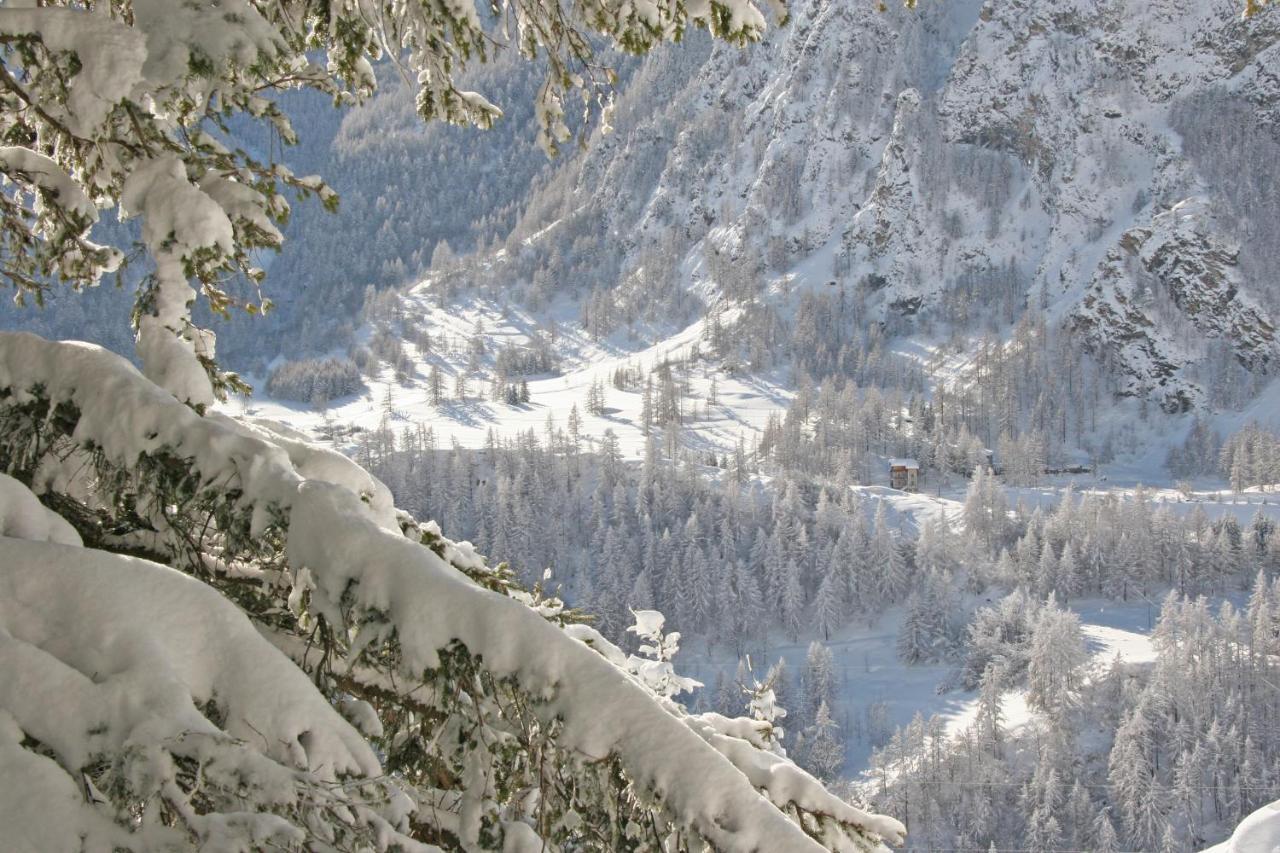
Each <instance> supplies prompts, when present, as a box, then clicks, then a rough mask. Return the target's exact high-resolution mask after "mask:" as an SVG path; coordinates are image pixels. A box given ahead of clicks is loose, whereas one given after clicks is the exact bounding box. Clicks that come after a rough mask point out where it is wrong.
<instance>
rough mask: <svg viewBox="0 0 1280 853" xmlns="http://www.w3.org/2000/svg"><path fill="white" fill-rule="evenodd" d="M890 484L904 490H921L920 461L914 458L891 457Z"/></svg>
mask: <svg viewBox="0 0 1280 853" xmlns="http://www.w3.org/2000/svg"><path fill="white" fill-rule="evenodd" d="M889 485H890V486H891V487H892V488H895V489H901V490H902V491H904V492H916V491H919V490H920V463H919V462H917V461H916V460H914V459H890V460H889Z"/></svg>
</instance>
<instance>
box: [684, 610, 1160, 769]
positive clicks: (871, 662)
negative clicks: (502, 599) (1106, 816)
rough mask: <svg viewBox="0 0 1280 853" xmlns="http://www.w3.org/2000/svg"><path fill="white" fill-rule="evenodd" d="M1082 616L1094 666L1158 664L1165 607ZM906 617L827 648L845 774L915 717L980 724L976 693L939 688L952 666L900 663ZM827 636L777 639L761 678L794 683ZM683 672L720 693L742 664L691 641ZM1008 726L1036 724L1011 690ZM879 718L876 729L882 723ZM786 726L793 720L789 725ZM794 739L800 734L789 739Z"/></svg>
mask: <svg viewBox="0 0 1280 853" xmlns="http://www.w3.org/2000/svg"><path fill="white" fill-rule="evenodd" d="M1071 609H1072V610H1075V611H1076V612H1077V613H1078V614H1079V615H1080V620H1081V623H1082V629H1083V632H1084V635H1085V642H1086V644H1087V646H1088V649H1089V654H1090V657H1091V666H1094V667H1099V668H1101V667H1104V666H1107V665H1109V664H1110V663H1111V662H1112V661H1113V660H1114V659H1115V657H1116V655H1117V654H1118V655H1120V656H1121V657H1122V658H1123V659H1124V660H1125V661H1126V662H1128V663H1136V664H1141V663H1149V662H1151V661H1153V660H1154V659H1155V654H1154V652H1153V651H1152V648H1151V642H1150V638H1149V634H1150V630H1151V626H1152V624H1153V620H1154V618H1155V615H1156V614H1157V613H1158V611H1159V607H1158V604H1157V603H1155V602H1147V601H1145V600H1141V599H1139V600H1133V601H1129V602H1111V601H1103V600H1081V601H1077V602H1072V603H1071ZM901 618H902V614H901V612H900V611H899V610H897V609H895V610H893V611H890V612H888V613H886V614H885V615H883V616H882V617H881V618H880V619H879V620H878V621H877V622H876V623H875V624H874V625H871V626H866V625H865V624H864V625H851V626H848V627H846V628H845V629H844V630H842V631H840V632H839V633H838V634H835V635H833V636H832V637H831V639H830V640H829V641H827V642H826V645H827V646H828V647H829V648H830V649H831V652H832V656H833V658H834V661H835V671H836V684H837V698H836V702H837V709H836V711H835V715H836V717H837V719H839V720H841V721H842V722H845V723H846V730H847V731H849V732H851V734H852V737H850V739H849V741H848V743H847V745H846V749H845V767H844V773H845V776H846V777H848V778H855V777H857V776H858V774H860V773H861V772H863V771H864V770H866V769H867V767H868V765H869V762H870V759H871V752H872V750H873V749H874V748H875V747H876V746H877V745H879V744H880V743H882V742H883V738H884V737H887V735H888V734H890V733H892V730H893V728H894V727H895V726H905V725H906V724H907V723H909V722H911V719H912V717H914V716H915V715H916V714H920V715H922V716H924V717H925V718H928V717H929V716H931V715H934V714H936V715H938V716H939V717H940V718H942V720H943V721H944V722H945V726H946V731H947V732H948V733H956V732H959V731H961V730H962V729H963V728H965V727H966V726H968V725H969V724H970V723H971V722H973V719H974V716H975V714H976V712H977V702H978V695H977V692H976V691H964V690H948V691H945V692H939V685H940V684H942V683H944V682H945V681H946V679H947V678H948V676H950V675H951V674H953V673H954V672H955V671H956V669H957V667H956V666H953V665H937V664H930V665H921V666H907V665H906V664H903V663H902V662H901V661H900V660H899V659H898V654H897V650H896V642H897V637H898V626H899V623H900V621H901ZM815 639H818V640H821V638H817V637H802V638H801V639H800V641H799V642H795V643H790V642H786V641H785V640H783V639H781V638H779V637H776V636H775V637H774V638H773V644H772V645H770V646H769V647H768V648H767V649H766V650H765V658H764V659H763V660H757V659H753V661H752V663H753V666H754V669H755V671H756V674H757V675H758V676H760V675H763V672H764V670H766V669H767V668H768V667H769V666H770V665H771V664H772V663H774V662H775V661H777V660H778V659H779V658H781V659H783V660H785V661H786V662H787V668H788V672H789V674H790V678H791V679H792V681H793V688H795V687H798V685H796V684H795V683H794V682H795V681H796V679H797V678H798V676H799V674H800V672H801V670H802V669H803V667H804V662H805V656H806V654H807V652H808V648H809V643H810V642H812V641H813V640H815ZM676 669H677V670H678V671H680V672H681V673H682V674H685V675H689V676H692V677H693V678H696V679H698V680H699V681H701V682H703V683H704V684H706V685H707V686H708V687H710V688H713V689H714V687H715V685H716V683H717V676H719V677H720V678H723V679H725V680H727V681H729V682H730V683H732V682H733V681H734V679H735V678H736V677H737V669H738V661H737V658H736V657H735V656H734V655H733V653H732V652H731V651H730V650H727V649H725V648H723V647H716V648H713V649H712V650H711V652H710V653H709V654H708V652H707V650H706V647H705V645H704V644H702V643H701V641H699V640H696V639H691V640H690V641H688V642H687V643H686V645H685V647H684V648H683V649H682V650H681V652H680V654H679V655H678V656H677V657H676ZM1002 710H1003V712H1004V720H1005V725H1006V726H1007V727H1009V728H1016V727H1018V726H1021V725H1024V724H1026V723H1027V722H1028V721H1029V720H1030V719H1031V711H1030V709H1029V708H1028V707H1027V703H1026V695H1025V691H1023V690H1021V689H1018V690H1011V691H1008V692H1007V693H1006V694H1005V696H1004V703H1003V706H1002ZM877 714H882V715H883V716H881V717H880V719H881V721H882V722H881V723H879V724H878V725H879V726H880V730H879V731H876V728H877V722H876V721H875V717H876V716H877ZM783 724H784V727H785V724H786V721H785V720H784V721H783ZM789 737H791V738H794V735H789Z"/></svg>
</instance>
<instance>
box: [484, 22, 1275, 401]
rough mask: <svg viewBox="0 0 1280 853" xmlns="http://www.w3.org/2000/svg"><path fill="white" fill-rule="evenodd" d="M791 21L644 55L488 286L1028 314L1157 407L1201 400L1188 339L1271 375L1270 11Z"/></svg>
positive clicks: (1202, 351) (972, 325)
mask: <svg viewBox="0 0 1280 853" xmlns="http://www.w3.org/2000/svg"><path fill="white" fill-rule="evenodd" d="M792 11H793V15H794V17H793V21H792V23H791V24H790V25H789V26H788V27H786V28H782V29H780V30H778V31H776V32H775V33H774V34H773V35H771V36H770V38H769V40H768V41H767V42H766V43H764V44H761V45H758V46H756V47H754V48H751V49H748V50H746V51H737V50H734V49H731V48H724V47H722V46H714V47H713V46H707V45H701V46H698V45H695V46H688V45H686V46H683V47H681V48H678V49H676V50H670V51H665V52H664V53H662V54H661V55H658V56H655V57H652V58H651V59H650V60H648V61H647V62H646V64H645V65H644V66H643V67H642V68H641V69H640V70H639V71H638V72H637V73H636V74H635V76H634V77H633V78H632V80H631V82H630V83H629V85H628V87H627V89H626V91H625V92H624V93H623V94H622V95H621V97H620V100H619V106H618V111H617V116H618V117H617V120H616V124H617V131H616V132H615V133H614V134H613V135H612V136H609V137H605V138H601V139H599V140H597V142H596V144H595V145H594V146H593V147H591V148H590V149H589V150H588V151H587V152H585V153H583V154H581V155H580V156H577V157H575V158H573V159H571V160H570V161H568V162H566V163H563V164H560V165H559V166H558V167H557V169H556V171H555V174H554V175H553V177H551V178H550V179H549V180H548V181H547V182H546V183H545V184H543V185H542V186H541V187H540V189H539V190H538V191H536V192H535V193H533V194H532V195H531V197H530V199H529V203H528V205H527V207H526V213H525V218H524V221H523V222H522V223H521V225H520V226H519V227H518V228H517V230H516V235H515V236H516V237H517V238H518V240H516V241H515V242H513V241H508V249H510V248H511V247H512V246H513V245H518V246H519V247H520V249H519V251H514V252H513V251H507V252H506V253H504V255H503V257H502V258H501V259H499V260H496V261H495V265H496V268H498V269H499V270H500V272H499V275H500V277H503V278H508V279H510V278H514V279H516V280H522V281H525V282H526V283H527V284H528V286H529V287H530V288H531V290H532V291H537V290H538V288H539V287H541V288H542V289H543V290H544V291H547V292H549V291H550V290H554V289H555V288H557V287H568V288H569V289H575V288H576V289H578V290H585V289H587V288H592V287H594V288H601V289H604V290H612V291H613V292H614V294H615V296H616V297H617V299H618V301H619V303H622V304H626V303H628V300H630V304H632V305H633V306H634V305H638V304H639V302H641V301H643V299H644V298H645V297H641V296H639V294H640V293H641V292H642V291H643V292H648V293H652V292H653V291H654V290H655V288H656V289H657V290H659V291H661V290H662V289H663V288H670V287H675V288H677V289H681V290H683V291H684V292H686V293H693V294H696V295H697V296H698V297H699V298H700V299H702V300H703V301H706V302H710V301H715V300H728V301H735V300H737V301H741V300H744V299H763V300H768V301H772V303H773V304H775V305H777V306H781V308H782V310H783V311H784V313H785V309H786V305H787V304H788V302H789V300H792V299H793V298H794V296H795V294H796V292H797V291H799V290H802V289H804V288H810V287H817V286H820V285H826V284H832V283H835V284H840V285H843V286H845V287H846V288H848V289H850V290H853V291H856V293H857V295H858V297H859V299H860V300H862V301H863V302H864V304H865V305H866V306H867V309H868V311H870V312H871V314H872V316H875V317H879V318H880V319H882V320H883V321H885V322H887V323H889V324H891V327H892V329H893V330H894V331H901V332H906V333H911V332H912V330H913V329H916V330H918V329H920V328H923V326H920V325H918V324H927V326H928V328H930V329H932V330H935V331H936V330H937V329H938V328H939V325H941V326H942V327H943V328H949V329H951V330H960V331H964V330H966V329H968V330H974V329H977V328H980V326H981V324H985V325H986V326H990V325H991V324H992V321H993V320H994V321H995V324H996V326H997V327H1000V325H1001V324H1010V323H1011V322H1012V321H1013V320H1014V319H1016V317H1017V315H1019V314H1020V313H1021V311H1022V310H1023V309H1024V307H1025V306H1026V305H1027V304H1029V303H1030V302H1031V301H1032V300H1034V304H1035V305H1036V306H1037V307H1039V306H1044V307H1045V309H1046V310H1047V311H1048V314H1049V317H1050V321H1051V322H1052V323H1053V324H1055V325H1056V326H1057V327H1059V328H1062V329H1064V330H1066V331H1067V332H1069V333H1071V334H1074V335H1077V336H1079V340H1080V341H1082V342H1083V343H1084V344H1085V345H1087V346H1088V347H1089V348H1090V349H1091V350H1093V351H1094V352H1095V353H1096V354H1097V355H1098V356H1099V358H1100V359H1102V360H1104V361H1106V362H1107V363H1108V364H1109V365H1111V367H1112V368H1113V369H1114V371H1115V372H1116V373H1117V375H1118V376H1120V377H1122V379H1121V381H1120V383H1119V387H1120V389H1121V392H1122V393H1126V394H1134V395H1145V394H1149V395H1152V396H1153V397H1154V398H1155V399H1156V400H1157V401H1158V402H1159V403H1160V404H1161V405H1162V406H1164V407H1165V408H1166V409H1169V410H1179V409H1184V408H1187V407H1190V406H1195V405H1198V404H1200V403H1202V402H1204V401H1205V399H1206V395H1205V391H1204V388H1203V387H1202V386H1203V381H1202V380H1201V379H1200V378H1199V373H1200V369H1199V366H1200V364H1201V363H1202V362H1203V360H1204V359H1205V358H1206V357H1207V356H1208V354H1209V353H1210V351H1211V350H1212V349H1213V346H1212V344H1213V342H1214V341H1219V342H1225V343H1224V345H1228V346H1229V347H1230V350H1231V353H1232V355H1233V357H1234V358H1235V360H1236V362H1237V363H1238V364H1239V365H1241V366H1242V367H1243V368H1244V369H1246V370H1248V371H1251V372H1254V373H1262V372H1265V371H1267V370H1269V369H1270V368H1271V366H1272V365H1273V363H1274V361H1275V356H1276V342H1275V340H1274V319H1273V318H1274V317H1275V316H1276V315H1277V313H1278V311H1277V309H1278V308H1280V286H1278V285H1277V282H1276V280H1275V270H1276V269H1277V266H1276V262H1277V261H1280V250H1277V249H1276V247H1277V246H1278V245H1280V216H1277V215H1276V214H1278V213H1280V210H1277V207H1278V206H1280V202H1278V201H1277V200H1276V199H1275V198H1274V196H1276V195H1277V194H1276V193H1274V191H1273V190H1268V189H1267V188H1268V187H1271V188H1274V187H1275V186H1278V185H1280V159H1278V158H1277V157H1275V156H1272V155H1274V154H1275V153H1276V152H1280V146H1278V145H1277V139H1278V138H1280V135H1278V133H1277V130H1276V127H1277V126H1276V119H1277V118H1280V75H1277V73H1276V71H1275V69H1276V68H1280V62H1277V59H1280V48H1278V47H1277V41H1278V40H1280V10H1269V11H1267V12H1264V13H1262V14H1260V15H1258V16H1256V17H1255V18H1254V19H1252V20H1251V21H1249V22H1245V21H1242V20H1241V18H1240V14H1239V9H1238V8H1237V6H1236V4H1235V3H1234V2H1232V0H1156V2H1150V0H1104V2H1098V0H1067V2H1063V0H1000V2H994V0H993V2H987V3H985V4H980V3H978V2H975V0H948V2H946V3H925V4H922V5H921V7H920V10H919V11H918V12H916V13H909V12H904V11H902V10H891V11H890V12H888V13H884V14H877V13H875V12H873V11H871V10H870V7H867V8H863V7H860V6H858V5H857V4H849V3H846V2H842V0H801V2H799V3H796V4H794V5H793V9H792ZM1215 151H1216V152H1217V155H1218V156H1216V155H1215ZM1223 158H1226V159H1228V160H1230V161H1232V162H1234V163H1236V164H1238V166H1237V167H1236V168H1234V169H1233V168H1226V169H1224V168H1223V165H1222V162H1221V160H1222V159H1223ZM1241 170H1243V174H1241ZM537 275H541V276H542V279H543V280H542V283H541V285H539V284H538V283H537V282H534V278H535V277H536V276H537ZM673 282H674V284H673ZM631 292H633V295H634V298H633V297H632V296H629V295H628V294H629V293H631ZM542 296H543V297H544V298H545V296H546V292H544V293H543V294H542ZM635 310H637V311H638V310H640V309H639V308H636V309H635ZM628 316H629V318H630V317H631V315H628ZM650 319H652V318H650Z"/></svg>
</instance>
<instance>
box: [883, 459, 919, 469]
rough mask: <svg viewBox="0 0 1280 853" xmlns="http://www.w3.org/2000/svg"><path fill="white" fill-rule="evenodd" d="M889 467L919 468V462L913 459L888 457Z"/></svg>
mask: <svg viewBox="0 0 1280 853" xmlns="http://www.w3.org/2000/svg"><path fill="white" fill-rule="evenodd" d="M889 467H890V468H919V467H920V463H919V462H917V461H916V460H914V459H890V460H889Z"/></svg>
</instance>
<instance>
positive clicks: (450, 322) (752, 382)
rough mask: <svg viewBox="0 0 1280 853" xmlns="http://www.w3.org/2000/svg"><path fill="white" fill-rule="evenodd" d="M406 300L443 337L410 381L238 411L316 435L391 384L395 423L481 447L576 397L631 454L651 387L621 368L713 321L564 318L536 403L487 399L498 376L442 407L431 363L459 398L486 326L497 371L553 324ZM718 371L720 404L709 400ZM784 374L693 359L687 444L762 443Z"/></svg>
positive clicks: (639, 442) (473, 305)
mask: <svg viewBox="0 0 1280 853" xmlns="http://www.w3.org/2000/svg"><path fill="white" fill-rule="evenodd" d="M405 307H406V309H407V310H408V311H409V312H412V313H415V314H418V315H420V316H421V318H422V319H421V322H420V323H418V324H417V325H418V326H419V327H420V328H422V329H425V330H426V331H427V332H428V333H429V334H430V335H431V338H432V340H433V341H435V342H437V343H436V344H435V345H433V347H432V351H431V352H430V353H422V352H419V351H418V350H417V348H416V347H413V346H411V345H409V344H406V345H405V346H406V351H407V352H408V353H409V354H410V357H411V358H412V360H413V364H414V371H413V375H412V376H411V378H410V379H409V381H408V382H407V383H400V382H397V381H396V377H395V374H394V372H393V371H392V370H391V369H390V368H386V367H384V369H383V371H382V373H381V374H380V375H379V376H378V377H377V378H376V379H373V380H366V385H367V387H366V389H365V391H364V392H363V393H361V394H359V395H356V396H353V397H348V398H344V399H341V400H336V401H333V402H332V403H330V405H329V406H328V408H327V410H326V411H324V412H321V411H317V410H316V409H314V408H312V407H311V406H309V405H306V404H301V403H291V402H287V401H280V400H272V399H270V398H269V397H267V396H266V395H265V392H264V391H262V390H259V391H258V393H257V394H255V396H254V397H253V399H252V400H251V401H249V402H248V403H247V404H246V403H244V402H237V403H231V404H229V407H230V409H231V410H233V411H235V410H242V409H244V408H247V409H248V411H249V412H251V413H254V414H257V415H259V416H262V417H268V418H276V419H280V420H284V421H287V422H288V423H290V424H291V425H292V426H294V427H295V428H299V429H305V430H311V431H313V433H316V434H318V431H319V429H320V428H321V427H322V426H323V425H324V423H325V422H326V420H331V421H332V422H334V423H337V424H344V425H353V426H358V427H362V428H365V429H370V428H375V427H377V426H378V425H379V424H381V423H382V421H383V419H384V417H386V416H387V414H388V406H387V399H388V392H390V400H391V405H390V425H391V426H392V427H393V428H396V429H399V428H401V427H403V426H406V425H416V424H424V425H426V426H430V427H431V428H432V429H433V430H434V431H435V435H436V439H437V440H438V441H439V442H440V444H441V446H444V447H448V446H450V444H451V443H452V442H455V441H456V442H457V443H458V444H459V445H460V446H462V447H482V446H483V445H484V444H485V442H486V441H487V440H488V437H489V434H490V432H492V433H493V435H494V436H496V437H497V438H499V439H503V438H512V437H514V436H516V435H517V434H519V433H524V432H527V431H529V430H531V429H532V430H534V432H535V433H537V434H539V435H542V434H543V431H544V430H545V428H546V425H547V421H548V418H550V419H551V420H552V421H553V422H554V423H555V425H556V426H557V427H559V428H561V429H563V428H565V427H566V425H567V421H568V417H569V412H570V410H571V409H572V408H573V407H574V406H575V405H576V406H577V407H578V414H579V415H580V416H581V418H582V434H583V436H584V437H585V439H586V440H587V441H588V442H594V441H597V440H598V439H599V438H600V437H601V436H602V435H603V434H604V432H605V431H606V430H612V431H613V432H614V434H615V435H617V437H618V441H619V446H620V449H621V451H622V453H623V454H624V456H627V457H631V458H639V457H640V456H641V455H642V454H643V452H644V446H645V436H644V432H643V430H642V428H641V406H642V398H643V394H642V393H641V391H640V390H639V389H638V388H637V389H636V390H634V391H630V390H629V391H620V390H618V389H617V388H615V387H613V385H612V379H613V375H614V373H615V372H616V371H617V370H618V369H620V368H633V369H634V368H640V369H641V370H643V371H644V373H645V374H646V375H647V374H648V373H649V371H650V370H652V369H653V368H654V367H655V366H656V365H658V364H660V363H661V362H662V361H664V360H670V361H673V362H675V361H681V360H684V359H688V358H689V356H690V354H691V353H692V351H693V350H694V348H696V347H697V346H698V344H699V342H700V341H701V340H702V338H703V335H704V323H703V321H701V320H699V321H697V322H694V323H692V324H691V325H689V326H687V327H685V328H683V329H678V330H672V331H671V333H670V334H669V335H667V336H663V337H661V338H660V342H659V343H656V344H651V345H646V344H644V343H643V342H636V341H629V340H628V339H627V336H626V335H625V334H618V335H615V336H613V337H612V338H610V339H607V340H603V341H593V340H592V339H591V338H589V337H588V336H587V335H585V334H584V333H583V332H582V330H581V328H580V324H579V323H578V322H576V319H571V318H570V317H568V316H565V317H564V318H563V319H565V320H566V322H563V323H557V325H556V331H555V335H556V342H555V352H556V354H557V355H558V356H559V357H560V360H561V375H558V376H542V377H531V378H529V380H528V383H529V397H530V401H529V403H527V404H521V405H511V404H508V403H505V402H494V401H491V400H489V399H487V397H488V390H489V381H488V379H487V378H482V379H473V380H471V382H470V386H469V389H468V394H467V399H466V401H465V402H463V401H459V400H457V399H448V400H445V401H444V402H442V403H441V404H440V405H438V406H436V405H432V403H431V402H430V399H429V385H428V377H429V373H430V370H431V367H432V366H433V365H434V366H437V367H439V369H440V370H441V372H442V374H443V376H444V379H445V389H446V393H447V396H449V397H452V396H453V387H454V376H455V375H456V374H457V372H458V371H460V370H462V369H463V368H464V365H465V363H466V361H467V358H468V355H467V353H466V351H465V350H466V342H467V341H469V340H470V339H471V338H472V336H473V335H474V334H475V332H476V329H477V328H483V330H484V331H483V337H484V340H485V347H486V351H487V355H486V357H485V360H484V367H487V366H489V365H491V364H492V358H493V356H494V354H495V353H497V352H498V351H499V350H500V349H501V348H502V347H503V346H504V345H505V344H507V343H511V344H515V345H524V344H527V343H528V342H529V340H530V339H531V337H532V335H533V334H534V333H535V332H537V331H539V330H542V331H547V327H546V326H545V325H541V324H540V323H539V322H538V321H537V320H535V319H534V318H533V317H532V316H531V315H530V314H528V313H527V312H524V311H522V310H519V309H515V308H509V309H507V310H499V309H497V308H496V307H495V306H494V305H493V304H491V303H487V302H483V301H480V300H474V299H465V300H462V301H461V302H459V303H457V304H451V305H450V307H449V308H448V309H447V310H442V309H440V308H438V307H437V306H436V304H435V301H434V300H433V299H432V298H431V297H430V296H429V294H428V292H427V291H426V290H424V289H421V288H420V289H416V290H414V291H411V292H410V293H409V294H407V295H406V297H405ZM559 313H561V314H565V313H566V312H564V311H561V312H559ZM553 316H554V314H553ZM659 334H660V333H659ZM482 369H483V368H482ZM713 376H714V379H715V384H716V403H715V404H714V405H713V404H712V403H711V402H710V400H709V397H710V394H711V386H712V379H713ZM785 378H786V377H782V376H769V375H765V376H754V375H745V374H743V375H730V374H727V373H725V372H724V371H719V370H714V369H713V367H712V366H711V365H709V364H708V363H707V362H705V361H699V362H697V363H696V364H694V365H693V366H692V368H691V369H690V372H689V375H688V383H689V388H690V394H689V395H688V396H687V397H686V399H685V405H686V414H687V417H686V420H685V423H684V427H683V430H682V436H681V440H682V442H683V444H684V446H686V447H689V448H691V449H694V450H698V451H715V452H717V453H725V452H730V451H732V450H733V449H734V448H735V447H736V446H737V444H738V440H739V438H742V439H743V440H744V441H745V442H746V444H747V445H748V446H749V445H751V444H752V442H753V438H754V437H756V436H758V434H759V433H760V431H761V430H762V429H763V428H764V426H765V423H766V422H767V420H768V418H769V415H771V414H775V413H781V412H782V411H784V410H785V408H786V406H787V404H788V402H790V400H791V398H792V397H793V396H794V395H793V392H792V391H791V390H789V389H788V388H787V387H786V386H785V384H784V380H785ZM596 382H599V383H601V384H602V385H603V386H604V389H605V405H604V408H603V411H602V413H601V414H598V415H593V414H591V413H589V412H588V411H587V407H586V401H587V396H588V391H589V389H590V388H591V386H592V384H593V383H596ZM265 384H266V383H265V381H258V382H257V383H256V385H257V387H258V388H259V389H262V388H264V387H265ZM695 409H696V411H695Z"/></svg>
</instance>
